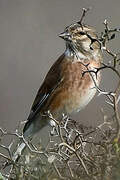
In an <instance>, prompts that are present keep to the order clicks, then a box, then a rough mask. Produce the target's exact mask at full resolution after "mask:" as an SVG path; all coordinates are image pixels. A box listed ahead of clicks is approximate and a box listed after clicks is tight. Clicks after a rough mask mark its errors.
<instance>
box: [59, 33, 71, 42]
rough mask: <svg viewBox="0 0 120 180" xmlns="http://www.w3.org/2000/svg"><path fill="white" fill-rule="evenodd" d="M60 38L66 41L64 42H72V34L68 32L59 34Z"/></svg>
mask: <svg viewBox="0 0 120 180" xmlns="http://www.w3.org/2000/svg"><path fill="white" fill-rule="evenodd" d="M59 37H60V38H62V39H64V40H70V39H71V38H70V34H69V33H68V32H62V33H60V34H59Z"/></svg>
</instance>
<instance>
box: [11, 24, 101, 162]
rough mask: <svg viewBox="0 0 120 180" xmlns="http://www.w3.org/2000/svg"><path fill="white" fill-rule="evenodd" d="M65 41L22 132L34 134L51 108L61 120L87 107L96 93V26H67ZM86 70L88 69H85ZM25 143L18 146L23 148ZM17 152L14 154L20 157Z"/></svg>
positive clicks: (98, 60) (29, 135)
mask: <svg viewBox="0 0 120 180" xmlns="http://www.w3.org/2000/svg"><path fill="white" fill-rule="evenodd" d="M59 36H60V37H61V38H63V39H64V40H65V42H66V50H65V52H64V53H63V55H61V56H60V57H59V58H58V60H57V61H56V62H55V63H54V64H53V66H52V67H51V68H50V70H49V72H48V74H47V75H46V77H45V80H44V82H43V84H42V85H41V87H40V89H39V91H38V94H37V96H36V98H35V100H34V103H33V105H32V108H31V111H30V115H29V116H28V121H27V123H26V124H25V127H24V130H23V134H24V137H25V138H29V137H32V136H33V135H34V134H35V133H36V132H38V131H40V130H41V129H42V128H43V127H44V126H46V125H47V124H49V122H50V119H49V118H48V117H46V116H42V115H43V114H44V113H45V112H46V111H50V112H51V114H52V115H53V117H54V118H56V119H57V120H59V119H60V118H61V117H62V114H63V113H64V114H66V115H70V114H71V113H75V112H78V111H80V110H81V109H82V108H84V107H85V106H86V105H87V104H88V103H89V102H90V101H91V99H92V98H93V97H94V95H95V93H96V88H95V85H96V84H97V85H99V82H100V73H98V74H97V76H96V75H95V73H94V72H88V70H92V71H95V70H96V68H99V67H100V63H101V61H102V57H101V49H100V44H99V42H98V40H97V35H96V32H95V30H94V29H93V28H91V27H90V26H86V25H82V27H81V25H80V24H78V23H75V24H72V25H70V26H68V27H67V28H65V31H64V32H63V33H61V34H60V35H59ZM84 72H85V73H84ZM24 147H25V144H24V143H22V144H21V146H20V148H21V149H20V148H19V150H21V151H22V149H24ZM17 157H18V153H17V152H16V153H15V155H14V158H13V159H14V160H15V159H17Z"/></svg>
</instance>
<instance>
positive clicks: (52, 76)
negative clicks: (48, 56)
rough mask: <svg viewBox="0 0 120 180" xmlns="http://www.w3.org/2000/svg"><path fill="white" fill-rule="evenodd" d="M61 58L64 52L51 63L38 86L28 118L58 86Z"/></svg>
mask: <svg viewBox="0 0 120 180" xmlns="http://www.w3.org/2000/svg"><path fill="white" fill-rule="evenodd" d="M63 59H64V54H63V55H62V56H60V57H59V59H58V60H57V61H56V62H55V63H54V64H53V66H52V67H51V68H50V70H49V72H48V73H47V75H46V78H45V80H44V82H43V84H42V86H41V87H40V89H39V91H38V93H37V96H36V98H35V100H34V102H33V105H32V108H31V111H30V114H29V116H28V120H31V119H33V118H34V116H35V115H36V114H37V113H38V112H40V110H41V108H42V107H43V106H44V104H45V103H46V101H47V99H48V98H49V96H50V94H51V93H52V92H53V91H54V89H55V88H56V87H57V86H58V84H59V82H60V81H61V75H60V69H61V67H60V64H61V61H62V60H63Z"/></svg>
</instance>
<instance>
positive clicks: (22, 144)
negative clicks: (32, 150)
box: [12, 142, 26, 162]
mask: <svg viewBox="0 0 120 180" xmlns="http://www.w3.org/2000/svg"><path fill="white" fill-rule="evenodd" d="M25 147H26V144H25V143H24V142H22V143H21V144H20V145H19V146H18V148H17V150H16V151H15V153H14V154H13V157H12V160H13V161H14V162H16V161H17V160H18V159H19V157H20V156H21V154H22V152H23V150H24V149H25Z"/></svg>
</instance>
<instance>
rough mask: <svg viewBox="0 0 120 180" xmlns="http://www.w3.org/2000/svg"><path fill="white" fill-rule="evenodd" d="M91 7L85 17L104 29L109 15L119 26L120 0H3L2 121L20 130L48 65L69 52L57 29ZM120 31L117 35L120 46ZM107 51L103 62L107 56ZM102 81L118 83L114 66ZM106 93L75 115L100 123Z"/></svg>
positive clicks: (0, 25) (0, 22) (109, 85)
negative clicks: (114, 76)
mask: <svg viewBox="0 0 120 180" xmlns="http://www.w3.org/2000/svg"><path fill="white" fill-rule="evenodd" d="M83 7H85V8H87V7H92V10H90V11H89V12H88V13H87V16H86V18H85V23H87V24H89V25H91V26H94V27H95V28H96V29H97V31H98V32H101V31H102V30H103V27H104V26H103V21H104V19H108V20H109V22H110V24H111V26H112V27H116V26H117V27H119V26H120V1H119V0H114V1H113V0H100V1H99V0H0V126H1V127H3V128H4V129H7V130H11V131H13V130H15V128H16V127H17V125H18V122H19V121H21V120H25V119H26V118H27V116H28V113H29V110H30V107H31V105H32V102H33V100H34V98H35V96H36V93H37V90H38V88H39V87H40V85H41V83H42V81H43V79H44V77H45V75H46V73H47V71H48V69H49V68H50V66H51V65H52V64H53V62H54V61H55V60H56V59H57V58H58V57H59V56H60V55H61V54H62V53H63V52H64V50H65V45H64V41H63V40H62V39H60V38H59V37H58V34H59V33H60V32H62V31H63V30H64V28H65V27H66V26H67V25H69V24H71V23H73V22H75V21H78V20H79V18H80V17H81V13H82V8H83ZM119 44H120V35H118V37H117V39H116V40H113V41H112V47H113V48H114V49H115V51H117V50H119ZM108 58H110V57H105V58H104V62H107V61H108ZM102 77H103V78H102V83H101V87H105V88H108V89H109V88H112V87H114V84H115V81H116V79H115V78H113V77H112V76H111V77H110V72H108V73H106V72H105V75H103V76H102ZM103 104H104V98H103V97H97V96H96V97H95V98H94V99H93V100H92V102H91V103H90V104H89V105H88V106H87V107H86V108H85V109H84V110H82V111H81V112H80V113H79V114H77V116H74V119H78V120H79V121H81V122H84V123H87V124H88V123H89V124H92V125H93V124H95V123H96V122H97V123H98V124H99V123H100V121H101V119H102V115H101V112H100V108H101V107H103Z"/></svg>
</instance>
